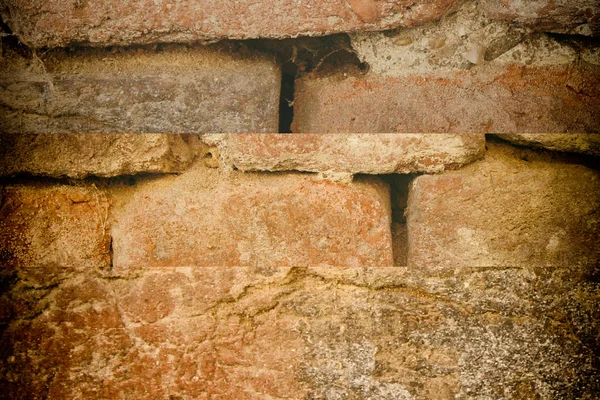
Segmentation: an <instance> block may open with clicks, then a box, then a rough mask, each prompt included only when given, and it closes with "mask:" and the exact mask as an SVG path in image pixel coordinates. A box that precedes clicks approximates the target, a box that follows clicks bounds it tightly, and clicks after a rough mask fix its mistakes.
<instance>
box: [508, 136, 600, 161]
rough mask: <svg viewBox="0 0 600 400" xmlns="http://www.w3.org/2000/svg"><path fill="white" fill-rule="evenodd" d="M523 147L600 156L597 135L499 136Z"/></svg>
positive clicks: (599, 143) (599, 141)
mask: <svg viewBox="0 0 600 400" xmlns="http://www.w3.org/2000/svg"><path fill="white" fill-rule="evenodd" d="M498 136H500V137H501V138H502V139H505V140H508V141H510V142H512V143H515V144H517V145H521V146H530V147H536V148H541V149H549V150H555V151H563V152H570V153H582V154H588V155H591V156H600V134H597V133H554V134H552V133H512V134H504V135H498Z"/></svg>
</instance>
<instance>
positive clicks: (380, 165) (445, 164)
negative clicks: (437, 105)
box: [207, 134, 485, 174]
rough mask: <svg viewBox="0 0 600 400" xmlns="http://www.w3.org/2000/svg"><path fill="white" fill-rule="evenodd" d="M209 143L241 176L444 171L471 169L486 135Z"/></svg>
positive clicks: (257, 137) (252, 138)
mask: <svg viewBox="0 0 600 400" xmlns="http://www.w3.org/2000/svg"><path fill="white" fill-rule="evenodd" d="M207 139H208V138H207ZM210 139H211V140H212V141H214V142H215V143H218V144H219V147H220V148H221V152H220V153H221V156H222V157H223V158H224V159H225V160H226V162H229V163H230V164H231V165H232V166H234V167H235V168H237V169H239V170H242V171H289V170H296V171H311V172H335V173H348V174H390V173H404V174H406V173H412V172H439V171H443V170H444V169H446V168H448V169H452V168H457V167H460V166H463V165H465V164H468V163H470V162H472V161H474V160H476V159H478V158H480V157H481V156H483V153H484V151H485V137H484V135H483V134H470V135H456V134H454V135H431V134H430V135H418V134H402V135H400V134H347V135H322V134H293V135H278V134H264V135H261V134H245V135H226V136H220V137H217V136H212V137H211V138H210Z"/></svg>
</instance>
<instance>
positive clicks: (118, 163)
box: [0, 134, 207, 178]
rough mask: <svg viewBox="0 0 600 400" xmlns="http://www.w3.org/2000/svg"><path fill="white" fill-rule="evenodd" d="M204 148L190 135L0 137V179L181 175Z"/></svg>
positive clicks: (8, 135) (19, 135) (7, 135)
mask: <svg viewBox="0 0 600 400" xmlns="http://www.w3.org/2000/svg"><path fill="white" fill-rule="evenodd" d="M203 148H204V149H206V146H202V144H201V142H199V141H198V139H197V138H196V137H195V136H192V135H183V136H182V135H165V134H145V135H141V134H63V135H57V134H56V135H50V134H46V135H43V134H42V135H28V134H1V135H0V175H5V176H6V175H17V174H27V175H39V176H49V177H54V178H61V177H69V178H85V177H87V176H100V177H114V176H119V175H135V174H140V173H173V172H181V171H183V170H185V168H187V167H188V166H189V165H190V164H191V162H192V161H193V160H194V158H195V156H196V154H195V153H196V152H197V153H200V154H199V155H201V154H202V153H203V152H202V149H203ZM206 151H207V150H205V152H206Z"/></svg>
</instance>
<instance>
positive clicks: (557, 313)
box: [0, 267, 599, 400]
mask: <svg viewBox="0 0 600 400" xmlns="http://www.w3.org/2000/svg"><path fill="white" fill-rule="evenodd" d="M589 272H593V271H586V270H583V269H580V268H575V267H574V268H570V269H554V268H549V269H545V268H511V269H506V268H500V269H476V268H449V269H446V270H444V271H442V272H432V271H430V270H429V271H428V270H417V269H410V268H400V269H399V268H364V269H363V268H349V269H341V268H309V269H298V268H293V269H287V268H231V269H222V268H206V269H198V268H161V269H153V270H145V271H143V272H142V273H141V274H140V275H138V276H136V277H134V278H128V279H106V280H105V279H98V278H94V277H92V276H81V277H76V278H73V279H70V280H68V281H65V282H62V283H60V284H59V285H57V286H56V287H55V288H53V289H52V292H51V293H50V294H49V295H48V296H47V307H46V308H45V311H44V312H43V313H40V314H38V315H35V316H33V317H30V318H23V319H19V320H15V321H14V322H13V323H12V324H11V325H10V326H9V327H8V328H7V329H6V330H5V331H4V332H3V333H2V337H1V338H2V343H3V344H5V346H2V347H0V353H1V355H2V357H0V371H1V372H2V373H1V374H0V388H1V389H2V393H4V394H5V395H6V396H7V397H8V398H39V397H46V398H48V399H64V398H139V399H157V398H169V397H171V398H177V397H181V398H200V399H203V398H207V399H208V398H211V397H212V398H225V399H228V398H235V399H257V398H293V399H304V398H328V399H329V398H374V399H419V398H431V399H444V400H445V399H452V398H463V397H464V398H468V397H487V398H501V397H506V398H523V397H526V398H536V397H540V398H552V397H560V398H590V399H591V398H593V395H594V394H595V393H596V392H597V390H598V382H597V380H595V379H594V378H595V375H596V373H597V366H595V365H594V363H595V361H596V355H595V354H594V353H595V352H596V351H597V347H598V344H597V335H598V324H597V323H596V322H597V320H598V315H597V310H598V299H599V297H598V292H599V289H598V285H597V284H595V283H594V282H593V277H590V276H587V275H586V273H589ZM82 288H85V290H82ZM565 366H568V367H565ZM482 376H485V377H486V379H482Z"/></svg>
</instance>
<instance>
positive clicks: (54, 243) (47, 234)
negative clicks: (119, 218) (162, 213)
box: [0, 185, 110, 286]
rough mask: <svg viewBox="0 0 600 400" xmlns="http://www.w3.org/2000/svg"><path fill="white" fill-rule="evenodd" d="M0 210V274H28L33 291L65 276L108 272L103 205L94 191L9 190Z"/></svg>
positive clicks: (63, 188) (58, 188) (65, 188)
mask: <svg viewBox="0 0 600 400" xmlns="http://www.w3.org/2000/svg"><path fill="white" fill-rule="evenodd" d="M0 204H1V208H0V216H1V218H0V259H1V260H2V262H1V263H0V264H1V265H2V268H3V271H2V272H6V271H8V272H10V271H12V270H13V269H23V270H27V271H28V272H27V274H28V276H29V279H31V284H32V285H34V286H36V285H38V284H39V285H42V283H43V282H46V283H47V282H49V281H53V280H54V279H55V278H56V277H59V276H60V275H61V274H62V273H63V272H64V271H67V270H76V269H79V270H82V269H96V268H107V267H108V266H109V263H110V256H109V242H110V239H109V236H108V225H107V224H108V222H107V219H108V200H107V198H106V196H105V195H104V194H103V193H102V192H101V191H99V190H98V189H96V188H93V187H75V186H62V185H61V186H45V185H37V186H36V185H27V186H24V185H9V186H4V187H3V188H2V193H1V201H0Z"/></svg>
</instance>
